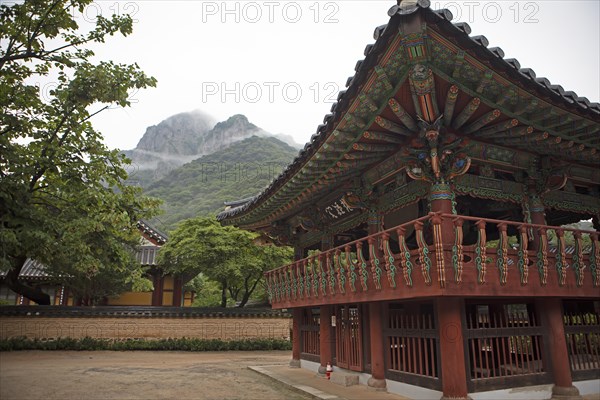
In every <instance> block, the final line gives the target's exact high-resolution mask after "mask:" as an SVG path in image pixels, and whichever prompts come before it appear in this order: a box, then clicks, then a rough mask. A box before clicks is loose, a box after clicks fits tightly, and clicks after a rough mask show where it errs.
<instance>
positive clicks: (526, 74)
mask: <svg viewBox="0 0 600 400" xmlns="http://www.w3.org/2000/svg"><path fill="white" fill-rule="evenodd" d="M407 3H409V2H407ZM410 3H414V5H413V6H412V7H408V8H407V7H401V6H399V5H395V6H393V7H391V8H390V9H389V11H388V15H389V17H390V20H389V22H388V23H387V24H385V25H381V26H378V27H377V28H375V32H374V33H373V38H374V39H375V43H373V44H368V45H367V46H366V47H365V50H364V55H365V59H363V60H359V61H358V62H357V63H356V65H355V67H354V70H355V72H356V73H355V74H354V75H353V76H351V77H349V78H348V80H347V81H346V87H347V89H346V90H342V91H340V92H339V93H338V96H337V102H336V103H334V104H333V105H332V106H331V114H327V115H325V117H324V118H323V124H320V125H319V126H318V127H317V131H316V133H315V134H313V135H312V136H311V138H310V141H309V142H308V143H306V144H305V145H304V148H303V149H301V150H300V152H299V154H298V156H296V158H295V159H294V160H293V161H292V163H291V164H289V165H288V166H287V167H286V168H285V169H284V170H283V172H282V173H281V174H280V175H279V176H278V177H277V178H275V179H274V180H273V181H272V182H271V184H270V185H269V186H267V187H266V188H265V189H264V190H263V191H262V192H260V193H259V194H257V195H256V196H254V197H251V198H249V199H244V202H243V203H242V204H241V205H239V206H237V207H232V208H231V209H229V210H226V211H222V212H221V213H219V214H218V215H217V219H218V220H219V221H222V220H224V219H226V218H229V217H233V216H235V215H237V214H240V213H243V212H245V211H247V210H249V209H251V208H252V207H253V206H254V205H256V204H258V203H259V202H260V201H261V199H263V198H265V197H266V196H268V195H269V193H272V192H275V191H276V189H277V188H278V187H280V186H281V185H283V184H285V182H287V180H288V178H289V177H290V175H293V174H294V173H295V172H297V171H298V170H300V168H301V167H302V164H303V163H305V162H306V161H307V160H308V159H309V158H310V157H311V156H312V155H314V154H315V152H316V151H317V149H318V148H319V146H320V145H321V144H322V143H323V141H324V140H325V139H326V138H327V137H328V134H329V133H331V132H332V131H333V129H334V127H335V126H336V124H337V122H339V119H340V118H341V116H343V115H344V113H345V112H346V111H347V108H348V106H349V105H350V103H349V99H350V100H351V99H352V98H353V97H354V95H355V94H356V93H357V91H359V90H360V87H361V85H360V84H361V83H362V82H363V80H364V78H365V75H366V73H367V72H368V71H369V70H370V69H371V68H372V67H374V66H375V65H376V64H377V61H378V55H379V53H380V52H381V51H383V50H385V48H386V42H387V40H388V39H390V37H393V35H394V34H395V33H396V32H397V27H398V25H399V23H400V16H402V15H408V14H412V13H415V12H417V11H419V10H423V12H424V13H426V15H425V17H426V18H428V22H431V23H433V24H435V25H436V26H437V27H439V28H441V29H442V31H443V33H445V34H447V35H449V36H451V37H453V38H455V39H456V40H457V41H458V42H459V43H460V44H461V45H462V46H463V47H464V48H465V49H467V50H472V51H474V52H475V53H476V54H477V56H478V57H480V58H482V59H484V60H487V61H489V62H491V63H493V65H494V66H495V67H498V68H499V69H503V70H504V72H506V73H507V74H508V75H509V76H510V77H511V78H512V79H514V80H515V81H517V82H522V83H523V84H524V85H526V87H527V88H528V89H531V90H534V91H536V92H537V93H538V94H539V95H540V96H542V97H547V98H549V99H551V102H552V103H553V104H554V105H556V106H561V107H565V106H566V107H568V108H571V109H573V110H574V111H575V112H578V113H580V114H581V115H583V116H589V117H591V118H593V119H595V120H597V121H598V122H599V123H600V103H592V102H590V101H589V100H588V99H587V98H586V97H579V96H577V94H576V93H575V92H572V91H565V90H564V89H563V87H562V86H560V85H553V84H551V83H550V81H549V80H548V79H547V78H537V77H536V74H535V72H534V71H533V70H532V69H531V68H521V64H520V63H519V61H517V60H516V59H514V58H508V59H504V51H503V50H502V49H501V48H500V47H491V48H488V47H487V46H488V45H489V41H488V40H487V38H486V37H485V36H482V35H478V36H469V35H470V33H471V27H470V26H469V24H467V23H465V22H458V23H454V24H453V23H452V22H451V21H452V19H453V18H454V17H453V15H452V12H451V11H450V10H447V9H442V10H431V9H430V8H429V6H430V2H429V0H417V1H414V2H410ZM240 202H241V201H240ZM231 203H235V201H232V202H231Z"/></svg>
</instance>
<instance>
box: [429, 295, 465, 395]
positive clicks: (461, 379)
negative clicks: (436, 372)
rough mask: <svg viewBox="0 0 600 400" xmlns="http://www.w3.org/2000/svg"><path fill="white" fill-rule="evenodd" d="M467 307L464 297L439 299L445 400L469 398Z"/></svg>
mask: <svg viewBox="0 0 600 400" xmlns="http://www.w3.org/2000/svg"><path fill="white" fill-rule="evenodd" d="M463 307H464V301H463V299H461V298H457V297H443V298H442V297H439V298H437V299H436V308H437V313H438V329H439V332H440V357H441V372H442V392H443V396H442V399H468V398H469V397H468V396H467V393H468V389H467V373H466V368H467V366H466V364H465V350H464V343H463V327H462V318H461V314H462V309H463Z"/></svg>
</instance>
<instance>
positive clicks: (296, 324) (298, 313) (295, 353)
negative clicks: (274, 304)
mask: <svg viewBox="0 0 600 400" xmlns="http://www.w3.org/2000/svg"><path fill="white" fill-rule="evenodd" d="M302 258H304V249H303V248H302V247H300V246H294V261H298V260H301V259H302ZM302 311H303V309H302V308H294V309H292V359H291V360H290V367H292V368H300V324H301V323H302Z"/></svg>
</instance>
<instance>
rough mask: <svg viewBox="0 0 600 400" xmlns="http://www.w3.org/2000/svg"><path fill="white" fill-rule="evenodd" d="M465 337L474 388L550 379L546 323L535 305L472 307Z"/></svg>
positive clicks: (523, 384) (529, 383)
mask: <svg viewBox="0 0 600 400" xmlns="http://www.w3.org/2000/svg"><path fill="white" fill-rule="evenodd" d="M465 338H466V343H465V344H466V346H467V349H466V351H467V353H468V359H467V361H468V368H469V374H467V379H469V386H470V388H469V389H470V391H474V392H476V391H483V390H492V389H499V388H503V387H507V386H513V387H514V386H528V385H534V384H542V383H549V382H550V378H551V377H550V374H549V373H548V368H547V365H546V360H545V357H544V347H543V340H542V326H541V324H540V321H539V318H538V317H537V316H536V313H535V312H534V309H533V307H532V306H531V305H530V306H527V305H525V304H504V305H503V304H497V303H495V304H489V305H488V304H477V305H471V306H468V307H467V311H466V326H465Z"/></svg>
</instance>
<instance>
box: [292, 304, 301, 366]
mask: <svg viewBox="0 0 600 400" xmlns="http://www.w3.org/2000/svg"><path fill="white" fill-rule="evenodd" d="M301 323H302V308H294V309H293V310H292V359H291V360H290V367H292V368H300V324H301Z"/></svg>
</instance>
